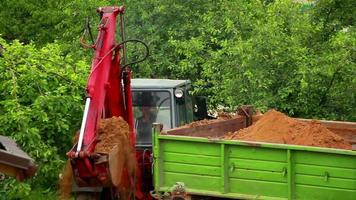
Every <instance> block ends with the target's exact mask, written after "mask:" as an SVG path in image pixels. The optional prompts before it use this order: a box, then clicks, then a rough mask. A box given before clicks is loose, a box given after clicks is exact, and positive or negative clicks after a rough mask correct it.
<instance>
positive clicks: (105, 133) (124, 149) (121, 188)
mask: <svg viewBox="0 0 356 200" xmlns="http://www.w3.org/2000/svg"><path fill="white" fill-rule="evenodd" d="M97 139H98V141H97V144H96V146H95V150H94V152H95V153H99V154H108V156H109V170H110V175H111V179H112V183H113V185H114V186H115V187H116V188H117V190H118V192H119V193H120V196H122V197H123V198H122V199H128V198H129V196H132V194H133V193H134V190H133V185H132V184H131V183H133V177H134V176H135V170H136V158H135V149H134V148H133V147H132V146H131V143H130V131H129V126H128V124H127V123H126V121H125V120H124V119H123V118H121V117H112V118H108V119H102V120H101V121H100V122H99V127H98V136H97ZM77 140H78V133H77V134H76V136H74V138H73V143H76V142H77ZM130 179H131V181H130ZM72 182H73V174H72V167H71V165H70V162H69V161H67V164H66V166H65V168H64V170H63V172H62V178H61V180H60V184H59V186H60V188H59V193H60V198H61V199H68V198H69V197H70V194H71V190H72ZM130 182H131V183H130Z"/></svg>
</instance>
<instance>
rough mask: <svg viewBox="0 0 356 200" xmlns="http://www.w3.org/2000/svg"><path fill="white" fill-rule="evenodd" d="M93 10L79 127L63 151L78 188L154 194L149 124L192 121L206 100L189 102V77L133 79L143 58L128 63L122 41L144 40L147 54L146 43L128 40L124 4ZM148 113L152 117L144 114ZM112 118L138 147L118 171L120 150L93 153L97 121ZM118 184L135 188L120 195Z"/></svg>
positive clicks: (105, 194)
mask: <svg viewBox="0 0 356 200" xmlns="http://www.w3.org/2000/svg"><path fill="white" fill-rule="evenodd" d="M97 12H98V13H99V15H100V22H99V25H98V35H97V38H96V41H95V42H94V43H93V44H87V43H86V42H85V40H84V39H82V40H81V43H82V45H83V46H84V47H87V48H91V49H93V50H94V51H95V53H94V57H93V59H92V66H91V72H90V75H89V78H88V82H87V87H86V100H85V107H84V113H83V119H82V124H81V128H80V131H79V134H78V137H77V142H76V143H75V144H74V146H73V147H72V149H71V150H70V151H69V152H68V153H67V156H68V158H69V160H70V164H71V168H72V172H73V177H74V178H73V179H74V182H75V185H76V188H77V189H79V190H80V189H81V188H89V190H90V188H101V189H100V190H95V191H100V193H101V194H100V195H99V196H98V199H152V195H150V191H151V190H152V189H153V186H152V155H151V150H152V140H151V136H152V135H151V134H152V132H151V130H152V129H151V126H152V123H153V122H159V123H162V124H163V128H166V129H170V128H173V127H177V126H180V125H183V124H186V123H190V122H192V121H193V118H194V113H195V114H196V115H195V117H196V118H197V119H202V118H204V114H205V113H206V109H205V110H204V109H203V108H204V100H203V99H197V102H198V103H197V105H199V106H193V100H192V98H191V97H190V95H189V90H190V87H191V83H190V81H188V80H168V79H131V77H132V72H131V69H130V66H131V65H133V64H136V63H137V62H140V61H143V60H144V59H141V60H139V61H135V62H131V63H129V62H128V59H127V50H126V44H127V43H128V42H138V43H141V44H143V45H144V46H145V47H146V56H145V57H147V56H148V47H147V45H145V44H144V43H143V42H141V41H140V40H132V39H131V40H126V38H125V30H124V29H125V25H124V12H125V9H124V7H123V6H120V7H118V6H110V7H100V8H98V9H97ZM117 18H119V21H120V24H119V25H120V30H121V31H120V34H121V40H122V41H121V42H118V43H117V42H116V41H115V38H116V37H115V32H116V27H117V24H116V21H117ZM198 107H199V109H198ZM205 108H206V107H205ZM134 113H135V115H134ZM147 114H150V115H151V116H150V117H147ZM113 117H120V118H122V119H123V120H124V121H126V122H127V124H128V127H129V146H130V148H132V149H135V152H136V153H135V154H136V166H135V170H134V172H132V170H131V171H130V170H129V169H128V168H127V167H126V168H123V169H122V172H119V173H118V172H115V170H117V169H113V168H115V163H118V160H120V159H124V157H123V155H114V154H111V153H97V152H95V148H96V146H97V144H98V143H99V142H100V140H99V139H98V138H99V137H98V135H99V133H98V126H99V123H100V121H102V120H104V119H110V118H113ZM147 119H149V120H147ZM147 127H148V128H147ZM119 148H120V147H119ZM120 156H122V157H120ZM115 159H116V160H115ZM113 174H122V175H121V180H120V181H121V184H120V185H118V184H115V181H113V176H114V175H113ZM116 182H117V181H116ZM121 189H123V190H126V191H127V190H131V191H133V192H131V193H130V194H128V195H123V194H122V193H121V192H120V190H121ZM93 191H94V189H93Z"/></svg>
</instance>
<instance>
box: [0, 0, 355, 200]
mask: <svg viewBox="0 0 356 200" xmlns="http://www.w3.org/2000/svg"><path fill="white" fill-rule="evenodd" d="M115 2H117V1H108V0H106V1H105V0H86V1H83V0H62V1H57V0H17V1H13V0H2V1H0V34H1V35H0V44H1V46H0V71H1V72H0V134H2V135H7V136H11V137H12V138H14V139H15V140H16V141H17V142H18V143H19V144H20V145H21V147H22V148H23V149H24V150H25V151H26V152H28V153H29V154H30V155H31V156H32V157H33V158H35V160H36V163H37V164H38V165H39V166H40V168H39V171H38V173H37V175H36V176H35V177H34V178H32V179H30V180H27V181H26V182H23V183H18V182H16V181H15V180H14V179H12V178H6V179H5V180H2V181H1V182H0V199H1V198H3V199H41V198H42V199H45V198H46V199H51V198H53V199H56V195H55V193H56V188H57V182H58V179H59V173H60V170H61V168H62V166H63V165H64V160H65V153H66V151H68V149H69V148H70V147H71V137H72V136H73V134H74V132H75V131H76V130H77V129H78V128H79V126H80V121H81V116H82V109H83V104H84V102H83V97H84V95H85V94H84V92H85V91H84V88H85V84H86V79H87V75H88V72H89V70H90V61H91V56H92V51H90V50H87V49H83V48H81V47H80V45H79V38H80V36H81V35H82V34H83V30H84V26H85V22H86V20H87V19H89V22H90V25H91V27H93V28H92V30H93V32H94V35H96V25H97V22H98V19H99V18H98V16H97V15H96V12H95V9H96V8H97V7H99V6H104V5H114V3H115ZM125 6H126V14H125V17H126V27H127V30H126V33H127V36H128V39H130V38H139V39H142V40H144V41H145V42H147V44H148V45H149V47H150V50H151V56H150V57H149V58H148V60H147V61H145V62H144V63H141V64H139V65H137V66H136V65H135V66H132V67H133V72H134V76H135V77H148V78H173V79H190V80H192V81H193V84H194V85H195V87H194V94H197V95H204V96H207V97H208V101H209V106H210V107H211V108H212V109H213V108H216V107H217V106H218V105H223V106H225V107H226V109H228V110H234V109H235V108H236V107H237V106H239V105H242V104H252V105H255V106H256V107H257V108H259V109H260V110H262V111H265V110H267V109H269V108H276V109H278V110H280V111H282V112H284V113H287V114H289V115H291V116H294V117H303V118H318V119H329V120H348V121H356V109H355V108H356V65H355V59H356V52H355V49H356V31H355V17H356V11H355V10H356V1H354V0H319V1H311V2H310V3H304V4H302V3H295V2H294V1H291V0H234V1H224V0H207V1H201V0H190V1H177V0H165V1H160V0H145V1H141V0H127V1H125ZM128 48H129V50H130V55H129V56H130V59H131V60H134V59H137V58H139V57H140V56H142V54H143V49H142V48H140V47H139V46H135V45H129V46H128Z"/></svg>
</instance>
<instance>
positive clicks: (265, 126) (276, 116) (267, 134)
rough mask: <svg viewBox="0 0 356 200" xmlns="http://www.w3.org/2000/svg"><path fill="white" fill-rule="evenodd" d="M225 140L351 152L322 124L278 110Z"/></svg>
mask: <svg viewBox="0 0 356 200" xmlns="http://www.w3.org/2000/svg"><path fill="white" fill-rule="evenodd" d="M223 138H224V139H229V140H248V141H258V142H270V143H281V144H294V145H304V146H317V147H327V148H338V149H348V150H351V144H350V143H348V142H346V140H345V139H344V138H342V137H340V136H339V135H337V134H335V133H333V132H331V131H330V130H328V129H327V128H326V127H324V126H323V125H321V123H320V122H318V121H315V120H314V121H311V122H302V121H298V120H296V119H293V118H290V117H288V116H286V115H285V114H283V113H281V112H278V111H276V110H270V111H268V112H267V113H265V114H264V115H263V117H261V119H259V120H258V121H257V122H256V123H255V124H254V125H252V126H250V127H248V128H244V129H241V130H239V131H237V132H234V133H229V134H227V135H226V136H224V137H223Z"/></svg>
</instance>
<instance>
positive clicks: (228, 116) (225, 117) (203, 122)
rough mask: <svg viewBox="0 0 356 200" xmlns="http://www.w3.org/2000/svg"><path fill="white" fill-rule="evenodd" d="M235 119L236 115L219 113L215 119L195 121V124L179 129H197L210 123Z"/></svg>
mask: <svg viewBox="0 0 356 200" xmlns="http://www.w3.org/2000/svg"><path fill="white" fill-rule="evenodd" d="M235 117H236V115H233V114H231V113H227V112H220V113H218V116H217V119H203V120H199V121H195V122H192V123H189V124H186V125H183V126H180V127H179V128H193V127H198V126H202V125H207V124H212V123H214V122H218V121H223V120H228V119H233V118H235Z"/></svg>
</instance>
